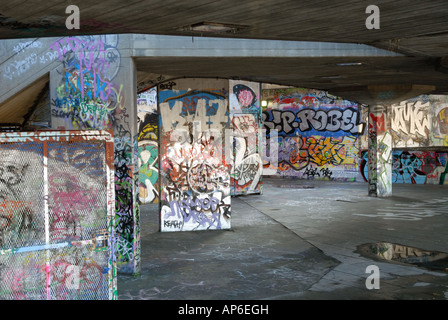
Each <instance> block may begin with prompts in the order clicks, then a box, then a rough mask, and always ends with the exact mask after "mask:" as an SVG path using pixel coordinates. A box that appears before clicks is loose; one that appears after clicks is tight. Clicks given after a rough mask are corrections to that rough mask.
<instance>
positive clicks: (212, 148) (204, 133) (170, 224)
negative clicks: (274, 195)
mask: <svg viewBox="0 0 448 320" xmlns="http://www.w3.org/2000/svg"><path fill="white" fill-rule="evenodd" d="M227 93H228V81H227V80H216V79H178V80H176V81H175V82H173V87H171V88H169V89H166V90H160V86H159V92H158V101H159V112H160V122H159V134H160V206H161V209H160V210H161V211H160V230H161V231H162V232H165V231H196V230H212V229H213V230H216V229H230V222H231V210H230V201H231V195H230V168H229V165H228V164H227V162H226V159H225V152H224V141H225V139H224V137H225V132H226V129H228V128H229V107H228V96H227Z"/></svg>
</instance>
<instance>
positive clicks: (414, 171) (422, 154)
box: [360, 150, 448, 184]
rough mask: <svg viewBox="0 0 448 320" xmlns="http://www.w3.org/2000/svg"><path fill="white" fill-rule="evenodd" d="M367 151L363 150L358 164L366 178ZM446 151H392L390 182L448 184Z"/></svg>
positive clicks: (447, 154)
mask: <svg viewBox="0 0 448 320" xmlns="http://www.w3.org/2000/svg"><path fill="white" fill-rule="evenodd" d="M367 157H368V151H367V150H363V152H362V161H361V165H360V169H361V173H362V174H363V177H364V179H365V181H367V180H368V170H367V163H368V158H367ZM447 176H448V152H437V151H412V150H409V151H408V150H406V151H401V150H394V151H392V183H410V184H448V178H447Z"/></svg>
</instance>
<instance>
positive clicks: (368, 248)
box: [356, 242, 448, 272]
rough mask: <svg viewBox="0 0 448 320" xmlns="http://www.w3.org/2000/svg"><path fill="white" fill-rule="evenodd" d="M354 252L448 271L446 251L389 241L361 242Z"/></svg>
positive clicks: (434, 269) (433, 269)
mask: <svg viewBox="0 0 448 320" xmlns="http://www.w3.org/2000/svg"><path fill="white" fill-rule="evenodd" d="M356 252H357V253H359V254H361V255H363V256H365V257H370V258H377V259H381V260H386V261H390V262H400V263H405V264H410V265H416V266H418V267H422V268H425V269H429V270H432V271H444V272H448V253H445V252H439V251H429V250H422V249H419V248H414V247H409V246H404V245H401V244H395V243H390V242H378V243H367V244H363V245H360V246H358V247H357V250H356Z"/></svg>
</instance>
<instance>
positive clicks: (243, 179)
mask: <svg viewBox="0 0 448 320" xmlns="http://www.w3.org/2000/svg"><path fill="white" fill-rule="evenodd" d="M229 88H230V91H229V101H230V118H231V124H232V140H233V152H232V153H231V160H230V163H231V172H230V177H231V194H232V195H240V194H249V193H261V192H262V187H263V183H262V173H263V161H262V157H261V154H262V143H261V142H262V140H261V127H262V122H261V119H262V118H261V106H260V90H259V89H260V84H259V83H255V82H248V81H235V80H230V81H229Z"/></svg>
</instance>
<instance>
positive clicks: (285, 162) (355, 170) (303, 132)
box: [262, 88, 364, 181]
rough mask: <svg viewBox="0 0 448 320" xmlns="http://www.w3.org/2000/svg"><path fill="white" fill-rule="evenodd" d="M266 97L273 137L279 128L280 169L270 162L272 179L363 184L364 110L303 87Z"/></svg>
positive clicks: (266, 122) (265, 110)
mask: <svg viewBox="0 0 448 320" xmlns="http://www.w3.org/2000/svg"><path fill="white" fill-rule="evenodd" d="M262 96H263V98H262V99H263V100H264V101H267V106H266V107H263V125H264V128H265V129H266V130H267V133H266V137H267V139H268V140H269V139H270V131H271V130H273V129H276V130H278V138H277V139H278V165H277V166H273V165H272V164H271V163H270V162H269V161H265V163H264V169H265V170H266V171H267V170H269V175H272V173H273V172H274V173H275V174H274V175H276V176H283V177H295V178H302V179H328V180H345V181H358V180H360V179H361V180H362V177H361V176H360V173H359V162H360V147H361V139H360V136H361V134H362V133H363V130H364V124H363V121H362V110H361V107H360V106H358V105H357V104H356V103H354V102H351V101H347V100H343V99H342V98H339V97H336V96H333V95H330V94H328V93H327V92H325V91H319V90H312V89H303V88H292V89H268V90H263V92H262ZM268 144H269V143H268ZM266 171H265V172H266Z"/></svg>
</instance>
